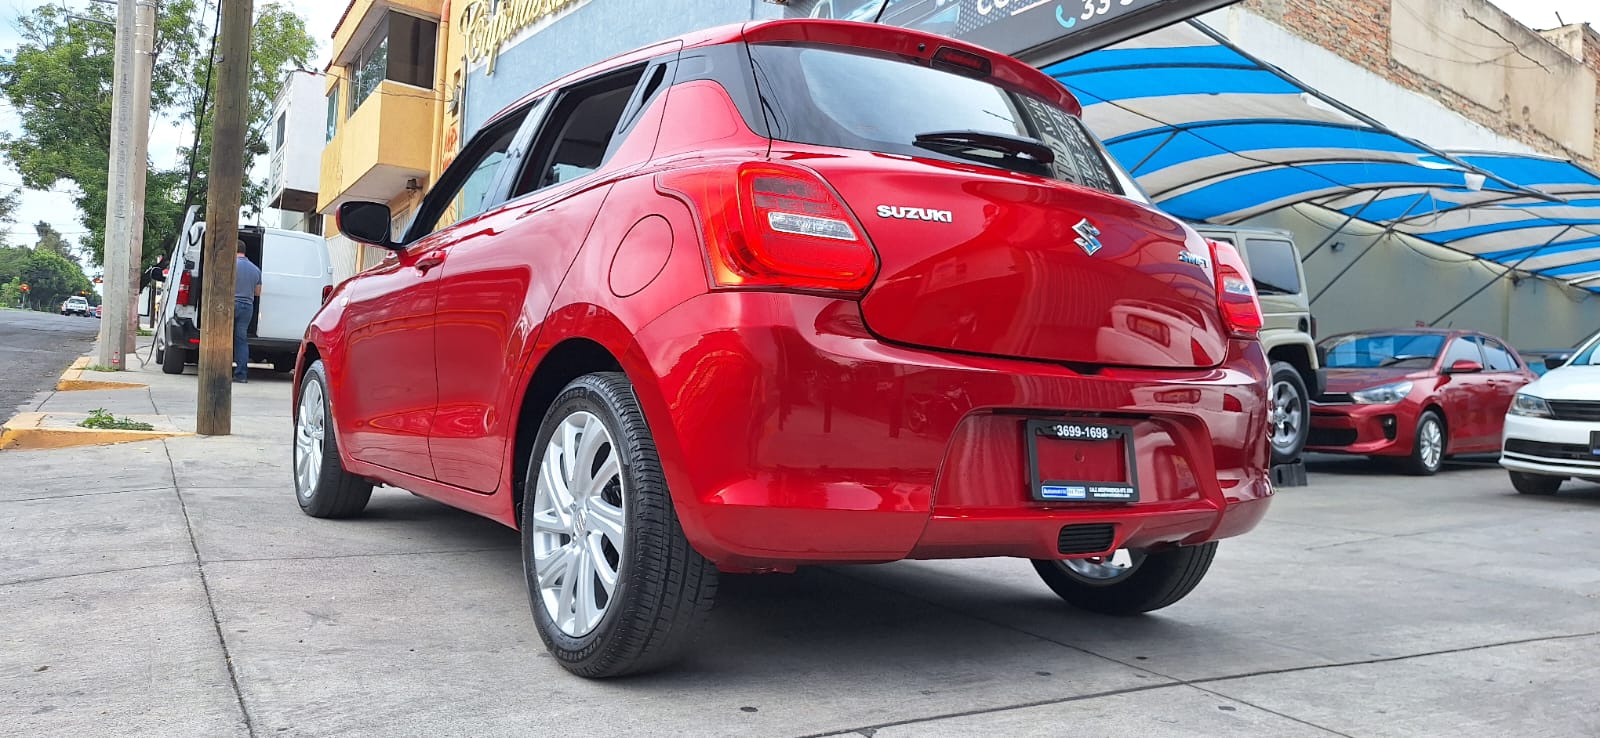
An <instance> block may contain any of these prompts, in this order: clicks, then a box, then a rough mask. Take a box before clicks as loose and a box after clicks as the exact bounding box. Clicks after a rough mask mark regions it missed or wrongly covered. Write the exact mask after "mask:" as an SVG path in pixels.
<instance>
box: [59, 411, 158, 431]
mask: <svg viewBox="0 0 1600 738" xmlns="http://www.w3.org/2000/svg"><path fill="white" fill-rule="evenodd" d="M78 425H79V426H81V427H84V428H96V429H99V430H135V431H147V430H155V429H156V427H155V426H153V425H151V424H149V423H145V422H142V421H138V420H130V419H128V418H118V417H116V416H114V415H112V414H111V413H110V412H107V411H106V409H105V408H103V407H97V408H95V409H93V410H90V411H89V417H88V418H86V419H84V420H83V422H80V423H78Z"/></svg>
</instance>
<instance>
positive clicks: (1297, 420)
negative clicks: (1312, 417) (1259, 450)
mask: <svg viewBox="0 0 1600 738" xmlns="http://www.w3.org/2000/svg"><path fill="white" fill-rule="evenodd" d="M1301 405H1302V403H1301V401H1300V390H1299V389H1297V388H1296V387H1295V386H1294V385H1293V384H1292V383H1289V382H1274V383H1273V384H1272V418H1271V420H1272V446H1273V448H1276V449H1278V450H1280V451H1283V450H1284V449H1292V448H1294V444H1295V441H1296V439H1298V438H1299V437H1300V429H1301V428H1302V427H1303V425H1302V424H1304V423H1305V415H1304V413H1303V412H1302V411H1301Z"/></svg>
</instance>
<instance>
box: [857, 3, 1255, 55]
mask: <svg viewBox="0 0 1600 738" xmlns="http://www.w3.org/2000/svg"><path fill="white" fill-rule="evenodd" d="M1235 2H1238V0H890V2H889V6H888V7H887V8H885V9H883V14H882V18H881V21H882V22H884V23H891V24H894V25H901V26H906V27H908V28H916V29H919V30H925V31H930V32H933V33H942V34H947V35H950V36H954V37H956V38H959V39H962V40H965V41H970V42H972V43H975V44H978V45H979V46H986V47H988V48H991V49H994V50H995V51H999V52H1002V53H1005V54H1010V55H1013V56H1017V57H1020V58H1022V59H1024V60H1025V61H1028V62H1031V63H1034V64H1047V63H1050V62H1054V61H1058V60H1060V59H1064V58H1067V57H1069V56H1073V55H1076V54H1081V53H1084V52H1087V51H1092V50H1094V49H1098V48H1102V47H1105V46H1110V45H1111V44H1114V43H1117V42H1119V41H1124V40H1127V39H1130V38H1133V37H1135V36H1138V35H1140V34H1143V33H1146V32H1149V31H1153V30H1155V29H1157V28H1160V27H1162V26H1166V25H1171V24H1173V23H1177V22H1179V21H1183V20H1187V19H1189V18H1192V17H1194V16H1197V15H1200V14H1201V13H1206V12H1209V11H1212V10H1215V9H1217V8H1220V7H1224V6H1227V5H1232V4H1233V3H1235ZM867 5H868V7H869V9H874V10H875V9H876V7H875V6H877V3H867ZM867 20H870V18H867Z"/></svg>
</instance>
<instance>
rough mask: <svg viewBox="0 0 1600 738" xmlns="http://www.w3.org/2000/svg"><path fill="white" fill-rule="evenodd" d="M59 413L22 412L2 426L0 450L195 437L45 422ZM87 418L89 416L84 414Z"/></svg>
mask: <svg viewBox="0 0 1600 738" xmlns="http://www.w3.org/2000/svg"><path fill="white" fill-rule="evenodd" d="M51 416H59V414H56V413H19V414H18V415H17V416H16V417H14V418H12V419H10V420H8V421H6V422H5V425H3V426H0V450H10V449H17V450H44V449H55V448H72V447H74V446H103V445H107V444H112V443H129V442H132V441H153V440H158V439H162V438H175V437H178V436H192V435H194V434H193V433H187V432H184V431H180V430H148V431H135V430H106V429H102V428H80V427H78V426H76V425H70V426H61V425H48V426H47V425H46V424H45V418H47V417H51ZM84 417H88V416H87V415H84Z"/></svg>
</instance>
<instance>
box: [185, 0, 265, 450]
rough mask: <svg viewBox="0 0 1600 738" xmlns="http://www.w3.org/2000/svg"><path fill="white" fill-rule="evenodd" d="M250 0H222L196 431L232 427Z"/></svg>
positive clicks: (226, 431) (215, 433) (217, 433)
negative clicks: (236, 269)
mask: <svg viewBox="0 0 1600 738" xmlns="http://www.w3.org/2000/svg"><path fill="white" fill-rule="evenodd" d="M252 5H253V3H252V2H251V0H221V3H220V5H219V7H218V8H217V12H218V13H220V14H221V26H222V30H221V32H220V33H219V34H218V36H217V60H216V80H217V109H216V113H215V116H214V117H213V118H212V122H211V170H210V172H209V174H208V177H207V180H208V181H207V185H206V187H207V189H206V236H205V245H204V247H203V250H204V252H205V253H204V255H203V256H202V257H201V259H202V260H201V262H200V264H201V268H202V270H203V272H204V279H203V282H204V283H203V284H202V285H201V292H202V294H201V296H200V397H199V401H198V419H197V420H198V422H197V423H196V427H195V431H196V432H198V433H200V434H201V435H204V436H225V435H228V434H229V433H232V432H233V428H232V426H233V368H232V367H233V286H234V274H235V273H234V259H235V256H234V254H236V253H237V251H236V244H237V243H238V240H239V201H240V198H241V195H242V193H241V189H242V187H243V185H244V171H245V161H244V134H245V122H246V119H247V118H248V116H249V107H250V25H251V21H252V16H253V15H254V13H255V9H254V7H252Z"/></svg>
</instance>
